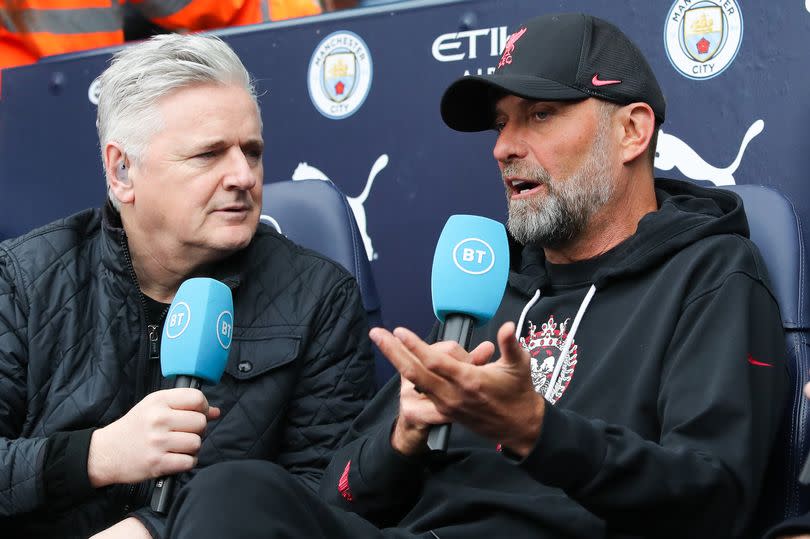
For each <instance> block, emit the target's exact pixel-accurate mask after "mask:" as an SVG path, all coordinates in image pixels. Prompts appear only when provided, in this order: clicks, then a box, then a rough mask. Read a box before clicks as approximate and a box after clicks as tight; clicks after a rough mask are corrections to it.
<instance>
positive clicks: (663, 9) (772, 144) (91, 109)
mask: <svg viewBox="0 0 810 539" xmlns="http://www.w3.org/2000/svg"><path fill="white" fill-rule="evenodd" d="M577 10H581V11H586V12H589V13H592V14H594V15H597V16H600V17H602V18H605V19H607V20H610V21H612V22H614V23H616V24H617V25H619V26H620V27H621V28H622V29H623V30H625V32H626V33H627V34H628V35H629V36H631V38H632V39H634V40H635V41H636V43H637V44H638V45H639V46H640V48H641V49H642V50H643V52H644V53H645V54H646V55H647V57H648V59H649V61H650V63H651V64H652V66H653V69H654V70H655V72H656V73H657V76H658V79H659V82H660V83H661V86H662V88H663V89H664V92H665V94H666V96H667V98H668V111H667V121H666V123H665V124H664V125H663V130H662V133H661V134H660V138H659V146H658V156H657V159H656V167H657V168H658V169H659V170H657V173H658V174H659V175H662V176H669V177H676V178H692V179H709V180H712V181H714V182H715V183H717V184H719V185H725V184H729V183H754V184H763V185H770V186H774V187H776V188H778V189H779V190H781V191H782V192H784V193H785V194H787V195H788V196H789V198H791V199H792V201H793V202H794V204H795V205H796V206H797V210H798V212H799V214H800V215H801V216H803V217H804V218H805V219H806V218H807V217H808V216H810V201H808V197H807V196H806V195H807V192H808V189H807V187H806V185H807V182H806V179H805V176H806V174H807V171H808V169H810V167H808V164H809V163H808V162H809V161H810V151H808V148H807V142H806V138H805V135H806V133H807V131H806V127H805V125H806V124H805V120H808V119H809V118H808V116H810V114H809V113H810V101H809V100H808V97H807V96H808V90H809V89H810V84H808V83H809V82H810V70H808V65H809V64H810V62H808V58H809V57H810V50H808V48H807V46H806V40H807V36H808V35H810V0H808V1H807V2H806V3H803V2H802V0H790V1H787V0H784V1H781V2H753V1H744V0H703V1H697V0H678V1H673V0H654V1H649V0H633V1H628V2H615V1H612V0H570V1H565V2H561V1H559V2H552V1H540V0H479V1H453V0H450V1H440V2H437V1H429V2H428V1H411V2H403V3H401V4H392V5H389V6H383V7H377V8H367V9H362V10H360V9H358V10H354V11H346V12H339V13H333V14H328V15H323V16H319V17H314V18H309V19H302V20H298V21H288V22H283V23H272V24H267V25H260V26H254V27H249V28H242V29H231V30H226V31H223V32H220V35H222V36H223V37H224V39H226V41H228V43H230V44H231V45H232V46H233V47H234V49H235V50H236V51H237V52H238V53H239V55H240V56H241V57H242V58H243V60H244V62H245V64H246V66H247V68H248V69H249V70H250V72H251V73H253V74H254V76H255V77H256V79H257V81H258V87H259V90H260V92H261V98H260V102H261V106H262V113H263V115H264V136H265V139H266V142H267V148H268V151H267V153H266V158H265V171H266V172H265V181H266V182H272V181H279V180H288V179H290V178H293V179H307V178H321V179H323V178H327V177H328V178H330V179H332V180H333V181H334V182H335V183H336V184H337V185H338V186H339V187H340V188H341V189H342V190H343V191H344V192H345V193H346V194H347V195H348V196H349V197H350V202H351V204H352V207H353V209H354V211H355V215H356V216H357V217H358V221H359V224H360V227H361V229H362V231H363V233H364V234H365V236H366V243H367V248H368V251H369V254H370V256H371V258H372V267H373V270H374V273H375V277H376V280H377V284H378V287H379V291H380V295H381V299H382V305H383V316H384V318H385V322H386V324H387V325H389V326H394V325H398V324H406V325H408V326H410V327H412V328H413V329H415V330H416V331H418V332H419V333H426V332H427V331H428V330H429V328H430V326H431V324H432V323H433V317H432V314H431V307H430V287H429V283H430V268H431V261H432V256H433V249H434V246H435V243H436V240H437V239H438V236H439V233H440V231H441V229H442V226H443V225H444V223H445V221H446V220H447V218H448V216H450V215H451V214H454V213H471V214H479V215H484V216H488V217H491V218H494V219H499V220H503V219H504V216H505V199H504V193H503V187H502V186H501V182H500V177H499V175H498V170H497V167H496V164H495V162H494V160H493V158H492V155H491V150H492V145H493V143H494V140H495V135H494V132H487V133H478V134H462V133H456V132H454V131H451V130H450V129H448V128H447V127H446V126H445V125H444V124H443V123H442V121H441V119H440V117H439V112H438V107H439V99H440V96H441V94H442V92H443V90H444V89H445V88H446V86H447V85H448V84H449V83H450V82H451V81H452V80H454V79H456V78H457V77H459V76H462V75H464V74H465V73H480V72H487V71H488V70H492V69H494V67H495V66H496V65H497V62H498V60H499V57H500V51H501V49H502V48H503V45H504V44H505V43H506V39H507V36H508V33H509V31H511V30H513V29H515V25H516V24H517V23H518V22H520V21H521V20H523V19H527V18H530V17H532V16H535V15H537V14H540V13H550V12H559V11H577ZM110 53H111V51H110V50H106V51H93V52H89V53H84V54H79V55H72V56H67V57H56V58H54V59H51V60H46V61H43V62H40V63H39V64H36V65H32V66H25V67H20V68H16V69H11V70H6V71H4V72H3V80H2V98H0V238H8V237H12V236H16V235H19V234H21V233H23V232H25V231H27V230H29V229H31V228H33V227H35V226H37V225H41V224H44V223H47V222H49V221H51V220H54V219H56V218H59V217H61V216H64V215H66V214H68V213H72V212H74V211H77V210H80V209H82V208H85V207H88V206H94V205H99V204H101V203H102V202H103V199H104V185H103V175H102V173H101V164H100V158H99V152H98V143H97V139H96V134H95V125H94V122H95V105H94V103H93V101H94V94H93V92H94V86H93V84H92V83H93V81H94V79H95V77H96V76H97V75H98V74H99V73H100V72H101V71H102V70H103V69H104V67H105V64H106V62H107V60H108V58H109V56H110ZM605 76H608V74H605ZM324 233H328V231H324Z"/></svg>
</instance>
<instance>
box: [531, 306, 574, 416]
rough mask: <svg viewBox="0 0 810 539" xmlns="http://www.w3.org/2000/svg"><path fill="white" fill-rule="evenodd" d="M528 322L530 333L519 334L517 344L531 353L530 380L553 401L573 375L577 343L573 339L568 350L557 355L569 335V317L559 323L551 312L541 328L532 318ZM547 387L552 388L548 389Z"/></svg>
mask: <svg viewBox="0 0 810 539" xmlns="http://www.w3.org/2000/svg"><path fill="white" fill-rule="evenodd" d="M528 324H529V333H528V334H527V335H526V337H521V338H520V345H521V346H522V347H523V348H524V349H525V350H526V351H527V352H529V356H530V357H531V373H532V384H533V385H534V390H535V391H536V392H537V393H539V394H540V395H546V400H548V401H549V402H550V403H551V404H554V403H556V402H557V401H558V400H560V397H562V396H563V393H565V390H566V389H567V388H568V384H570V383H571V379H572V378H573V377H574V370H575V369H576V367H577V345H576V343H574V342H572V343H571V349H570V350H569V351H568V354H566V356H565V357H560V355H561V352H562V348H563V344H564V343H565V339H566V338H567V337H568V320H565V322H563V323H562V324H559V326H558V324H557V323H556V322H555V321H554V316H553V315H552V316H550V317H549V319H548V322H546V323H545V324H543V325H542V326H541V327H540V331H537V326H536V325H535V324H533V323H532V322H531V321H529V322H528ZM549 387H551V388H552V389H551V392H550V393H549V391H548V389H549Z"/></svg>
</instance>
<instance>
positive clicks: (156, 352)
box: [149, 325, 160, 359]
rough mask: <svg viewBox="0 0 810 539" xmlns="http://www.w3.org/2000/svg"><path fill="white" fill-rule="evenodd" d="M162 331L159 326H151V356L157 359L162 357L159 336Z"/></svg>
mask: <svg viewBox="0 0 810 539" xmlns="http://www.w3.org/2000/svg"><path fill="white" fill-rule="evenodd" d="M159 337H160V332H159V331H158V327H157V326H153V325H150V326H149V358H150V359H157V358H159V357H160V347H158V338H159Z"/></svg>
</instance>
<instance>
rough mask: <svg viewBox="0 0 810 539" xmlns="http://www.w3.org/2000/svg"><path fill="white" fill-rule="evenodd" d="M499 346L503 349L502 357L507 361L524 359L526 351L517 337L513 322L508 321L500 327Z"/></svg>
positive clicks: (518, 361) (517, 361) (515, 361)
mask: <svg viewBox="0 0 810 539" xmlns="http://www.w3.org/2000/svg"><path fill="white" fill-rule="evenodd" d="M498 348H500V350H501V357H502V358H503V359H504V360H505V361H506V362H507V363H512V364H514V363H520V362H522V361H523V360H524V356H525V354H526V351H525V350H523V347H521V346H520V343H518V342H517V339H515V324H514V323H513V322H507V323H505V324H504V325H502V326H501V327H500V329H498Z"/></svg>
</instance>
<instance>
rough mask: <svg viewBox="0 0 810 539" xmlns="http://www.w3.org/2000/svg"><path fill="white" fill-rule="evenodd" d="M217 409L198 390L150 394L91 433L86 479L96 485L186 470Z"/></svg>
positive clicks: (180, 389)
mask: <svg viewBox="0 0 810 539" xmlns="http://www.w3.org/2000/svg"><path fill="white" fill-rule="evenodd" d="M219 414H220V411H219V408H216V407H209V406H208V400H207V399H206V398H205V395H203V393H202V392H201V391H200V390H198V389H189V388H175V389H165V390H162V391H156V392H154V393H150V394H149V395H147V396H146V397H145V398H144V399H143V400H142V401H141V402H139V403H138V404H136V405H135V406H134V407H133V408H132V409H131V410H130V411H129V412H127V414H126V415H125V416H124V417H122V418H121V419H119V420H118V421H115V422H114V423H111V424H110V425H107V426H106V427H104V428H102V429H98V430H96V431H95V432H94V433H93V436H92V438H91V439H90V452H89V454H88V458H87V473H88V476H89V477H90V483H91V484H92V485H93V486H94V487H96V488H98V487H102V486H106V485H111V484H114V483H137V482H139V481H143V480H144V479H151V478H154V477H160V476H164V475H171V474H175V473H179V472H184V471H187V470H190V469H191V468H193V467H194V466H195V465H196V464H197V456H196V455H197V452H198V451H199V449H200V445H201V444H202V438H201V436H202V433H203V431H204V430H205V426H206V425H207V423H208V420H209V419H216V418H217V417H219Z"/></svg>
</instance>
